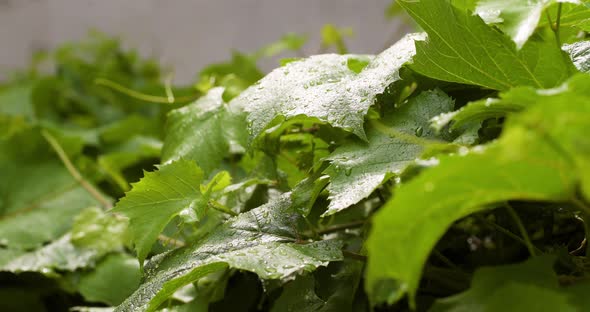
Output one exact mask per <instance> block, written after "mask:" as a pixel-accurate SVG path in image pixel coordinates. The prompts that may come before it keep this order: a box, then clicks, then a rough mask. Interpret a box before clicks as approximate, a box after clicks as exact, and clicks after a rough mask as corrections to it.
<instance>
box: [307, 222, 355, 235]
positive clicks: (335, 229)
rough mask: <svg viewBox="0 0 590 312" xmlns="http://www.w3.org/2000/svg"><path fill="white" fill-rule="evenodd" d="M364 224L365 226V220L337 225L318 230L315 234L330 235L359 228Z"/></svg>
mask: <svg viewBox="0 0 590 312" xmlns="http://www.w3.org/2000/svg"><path fill="white" fill-rule="evenodd" d="M364 224H365V220H360V221H353V222H350V223H344V224H338V225H335V226H331V227H328V228H325V229H321V230H318V231H317V234H318V235H323V234H330V233H334V232H339V231H342V230H346V229H350V228H357V227H361V226H363V225H364Z"/></svg>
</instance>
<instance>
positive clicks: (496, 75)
mask: <svg viewBox="0 0 590 312" xmlns="http://www.w3.org/2000/svg"><path fill="white" fill-rule="evenodd" d="M399 4H400V5H401V6H402V7H403V8H404V9H405V10H406V11H407V12H408V13H409V14H410V16H412V18H414V20H415V21H416V22H417V23H418V24H419V25H420V26H421V27H422V28H423V29H424V30H425V31H426V33H427V34H428V38H427V39H426V41H418V42H416V51H417V52H416V56H415V57H414V59H413V64H412V65H411V68H412V69H413V70H415V71H416V72H418V73H420V74H422V75H425V76H427V77H431V78H435V79H439V80H443V81H451V82H457V83H464V84H472V85H478V86H482V87H485V88H489V89H493V90H507V89H510V88H512V87H515V86H523V85H524V86H532V87H536V88H551V87H555V86H556V85H558V84H560V83H561V82H563V81H564V80H566V79H567V78H568V77H569V76H570V72H571V69H570V67H571V64H569V62H567V60H566V59H565V58H563V57H562V54H561V53H562V52H561V50H560V49H559V47H557V45H556V43H555V40H554V38H549V36H552V34H549V33H543V32H541V33H538V34H536V35H535V37H534V38H532V39H531V40H529V42H527V44H525V45H524V46H523V47H522V49H520V50H519V51H517V50H516V47H515V46H514V43H513V42H512V41H511V40H510V38H508V37H507V36H506V35H504V34H502V33H501V32H499V31H497V30H495V29H493V28H492V27H490V26H488V25H486V24H485V23H484V21H483V20H482V19H481V18H480V17H479V16H472V15H470V14H468V13H467V12H466V11H465V10H460V9H457V8H455V7H454V6H453V5H451V4H450V3H449V1H448V0H420V1H410V0H403V1H399Z"/></svg>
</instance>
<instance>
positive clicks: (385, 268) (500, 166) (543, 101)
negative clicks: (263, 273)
mask: <svg viewBox="0 0 590 312" xmlns="http://www.w3.org/2000/svg"><path fill="white" fill-rule="evenodd" d="M589 83H590V79H588V77H587V76H578V77H577V78H576V79H575V80H573V81H571V82H570V85H571V90H572V92H567V93H561V94H558V95H556V96H554V97H542V98H540V101H539V102H537V104H535V105H534V106H533V107H531V108H530V109H529V110H528V111H525V112H523V113H522V114H520V115H515V116H513V118H512V119H510V120H509V122H508V124H507V125H506V127H505V129H504V131H503V133H502V136H501V138H500V139H499V140H498V141H497V142H495V143H492V144H490V145H489V146H486V147H476V148H473V149H472V150H471V152H469V150H465V151H461V152H460V154H459V155H454V156H446V157H441V158H440V164H439V165H438V166H436V167H433V168H430V169H427V170H425V171H424V172H423V173H422V174H420V175H418V177H416V178H414V179H413V180H411V181H410V182H409V183H407V184H405V185H402V186H401V187H400V188H399V189H398V190H396V192H395V196H394V197H393V199H392V200H390V201H389V202H387V204H386V205H385V206H384V207H383V208H382V210H380V211H379V212H378V213H377V215H376V216H375V218H374V223H373V229H372V232H371V234H370V237H369V239H368V242H367V244H368V247H367V248H368V250H369V266H368V278H367V283H366V287H367V291H368V292H369V294H370V295H371V297H372V298H373V300H374V301H388V302H393V301H395V300H397V299H399V298H400V297H401V296H402V295H404V294H405V293H406V292H407V293H409V295H410V299H411V300H410V301H411V302H413V300H414V294H415V292H416V289H417V288H418V283H419V280H420V275H421V270H422V267H423V266H424V264H425V261H426V259H427V257H428V255H429V253H430V251H431V250H432V248H433V247H434V245H435V244H436V242H437V241H438V240H439V239H440V238H441V236H442V235H443V234H444V233H445V231H446V229H447V228H448V227H449V226H450V225H451V224H452V223H453V222H454V221H456V220H458V219H460V218H462V217H465V216H467V215H469V214H471V213H473V212H477V211H481V210H483V209H486V208H488V206H489V205H491V204H494V203H500V202H503V201H507V200H528V201H552V202H559V201H567V200H570V199H572V198H574V196H575V193H576V186H577V185H578V184H581V186H582V190H588V189H590V188H589V187H588V184H589V183H588V181H589V179H588V174H587V173H586V172H589V171H588V165H589V164H590V159H589V156H587V155H590V153H589V151H590V146H589V145H588V144H587V143H585V142H587V141H588V140H585V139H584V138H583V133H584V130H583V129H588V127H590V101H589V97H588V91H587V90H588V85H589ZM580 91H581V92H580ZM584 93H585V94H584ZM576 173H577V174H576ZM585 194H588V193H585ZM391 242H395V244H392V243H391ZM392 285H393V291H391V290H390V289H391V287H392Z"/></svg>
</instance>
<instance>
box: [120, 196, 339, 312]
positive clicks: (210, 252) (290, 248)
mask: <svg viewBox="0 0 590 312" xmlns="http://www.w3.org/2000/svg"><path fill="white" fill-rule="evenodd" d="M291 206H292V203H291V200H290V194H289V193H287V194H285V195H283V196H281V197H279V198H278V199H277V200H275V201H272V202H270V203H268V204H266V205H263V206H260V207H258V208H256V209H253V210H251V211H249V212H246V213H242V214H240V215H239V216H237V217H234V218H233V219H230V220H229V221H227V222H226V223H224V224H223V225H222V226H220V227H219V228H217V229H216V230H215V231H214V232H212V233H211V234H210V235H209V236H207V237H205V238H204V239H203V240H202V241H200V242H198V243H196V244H195V245H193V246H189V247H184V248H180V249H176V250H173V251H171V252H169V253H166V254H161V255H158V256H156V257H154V258H152V259H151V260H150V262H149V263H148V264H147V265H146V267H145V272H146V276H145V281H144V283H143V284H142V285H141V286H140V288H139V289H138V290H137V291H136V292H135V293H134V294H133V295H131V296H130V297H129V298H128V299H127V300H125V302H123V304H121V305H120V306H119V307H118V308H117V310H116V311H154V310H155V309H156V308H157V307H158V306H159V305H160V304H161V303H162V302H164V301H165V300H166V299H167V298H168V297H170V296H171V295H172V294H173V293H174V291H176V290H177V289H179V288H180V287H182V286H185V285H187V284H189V283H192V282H193V281H195V280H198V279H199V278H201V277H203V276H205V275H207V274H209V273H211V272H214V271H217V270H220V269H222V268H225V267H227V266H229V267H232V268H237V269H241V270H246V271H251V272H254V273H256V274H258V276H259V277H260V278H262V279H286V278H289V277H292V276H293V275H295V274H297V273H299V272H304V271H312V270H314V269H315V268H317V267H318V266H324V265H327V264H328V263H329V262H330V261H340V260H342V253H341V251H340V248H341V243H340V242H338V241H317V242H312V243H307V242H306V243H299V242H297V233H296V232H295V230H294V228H295V226H296V224H297V222H298V217H299V215H298V214H297V213H295V211H294V209H293V208H292V207H291Z"/></svg>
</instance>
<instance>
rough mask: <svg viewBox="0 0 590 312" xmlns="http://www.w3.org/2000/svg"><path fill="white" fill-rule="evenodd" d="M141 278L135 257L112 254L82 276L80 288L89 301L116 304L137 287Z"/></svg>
mask: <svg viewBox="0 0 590 312" xmlns="http://www.w3.org/2000/svg"><path fill="white" fill-rule="evenodd" d="M140 279H141V274H140V271H139V266H138V264H137V260H136V259H135V258H133V257H131V256H128V255H125V254H112V255H109V256H108V257H106V258H105V259H104V260H102V261H101V262H100V263H99V264H98V265H97V266H96V269H95V270H94V271H91V272H87V273H84V274H83V275H82V276H81V277H80V282H79V284H78V290H79V292H80V293H81V294H82V296H84V299H86V300H87V301H90V302H101V303H106V304H108V305H111V306H116V305H118V304H120V303H121V302H123V300H125V298H127V297H128V296H129V295H131V294H132V293H133V292H134V291H135V290H136V289H137V287H138V286H139V282H140ZM115 281H116V282H115Z"/></svg>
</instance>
